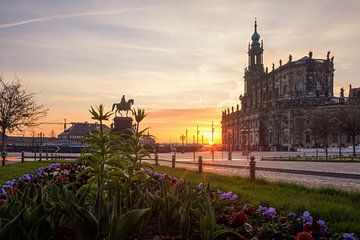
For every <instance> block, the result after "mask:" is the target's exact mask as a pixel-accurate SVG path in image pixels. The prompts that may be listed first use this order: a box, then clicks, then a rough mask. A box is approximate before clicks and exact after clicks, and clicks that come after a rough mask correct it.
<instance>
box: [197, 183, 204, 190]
mask: <svg viewBox="0 0 360 240" xmlns="http://www.w3.org/2000/svg"><path fill="white" fill-rule="evenodd" d="M195 188H196V189H197V190H198V191H204V189H205V184H204V183H199V184H198V185H196V186H195Z"/></svg>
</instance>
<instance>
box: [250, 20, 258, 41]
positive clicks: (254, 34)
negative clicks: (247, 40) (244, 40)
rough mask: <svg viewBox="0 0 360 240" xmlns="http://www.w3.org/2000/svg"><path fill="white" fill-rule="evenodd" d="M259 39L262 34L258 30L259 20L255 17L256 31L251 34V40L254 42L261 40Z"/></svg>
mask: <svg viewBox="0 0 360 240" xmlns="http://www.w3.org/2000/svg"><path fill="white" fill-rule="evenodd" d="M259 39H260V34H259V33H258V32H257V21H256V18H255V24H254V33H253V35H252V36H251V40H252V41H253V42H259Z"/></svg>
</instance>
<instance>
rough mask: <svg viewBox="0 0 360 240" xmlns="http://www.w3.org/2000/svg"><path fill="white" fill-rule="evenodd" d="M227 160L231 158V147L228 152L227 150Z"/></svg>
mask: <svg viewBox="0 0 360 240" xmlns="http://www.w3.org/2000/svg"><path fill="white" fill-rule="evenodd" d="M228 160H230V161H231V160H232V151H231V149H229V152H228Z"/></svg>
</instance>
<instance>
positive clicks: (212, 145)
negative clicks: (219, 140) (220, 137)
mask: <svg viewBox="0 0 360 240" xmlns="http://www.w3.org/2000/svg"><path fill="white" fill-rule="evenodd" d="M214 130H215V129H214V122H211V160H212V161H214Z"/></svg>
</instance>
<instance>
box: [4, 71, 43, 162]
mask: <svg viewBox="0 0 360 240" xmlns="http://www.w3.org/2000/svg"><path fill="white" fill-rule="evenodd" d="M35 95H36V94H35V93H27V92H26V91H25V90H23V89H22V87H21V84H20V81H19V79H18V78H15V79H14V80H13V81H12V82H10V83H7V82H5V81H3V79H2V78H0V128H1V136H2V139H1V140H2V141H1V152H2V155H3V160H2V165H3V166H4V165H5V154H4V151H5V139H6V133H7V132H9V133H11V132H13V131H15V130H19V131H22V130H23V128H25V127H34V126H36V125H37V122H38V120H39V119H41V118H43V117H45V116H46V114H47V112H48V109H46V108H44V106H43V105H37V104H36V103H35V101H34V96H35Z"/></svg>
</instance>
